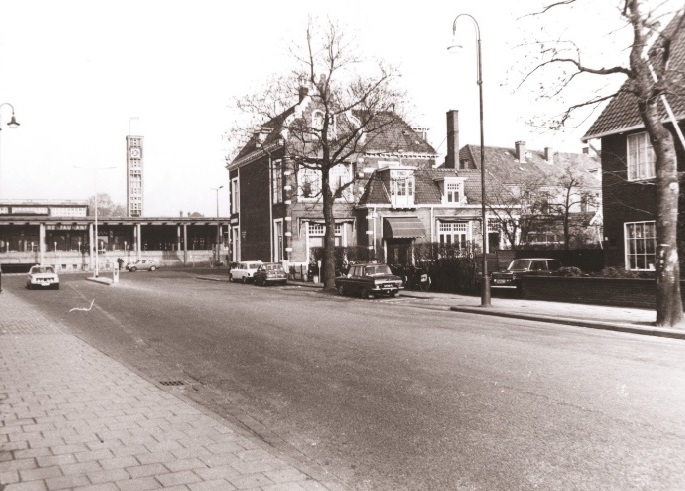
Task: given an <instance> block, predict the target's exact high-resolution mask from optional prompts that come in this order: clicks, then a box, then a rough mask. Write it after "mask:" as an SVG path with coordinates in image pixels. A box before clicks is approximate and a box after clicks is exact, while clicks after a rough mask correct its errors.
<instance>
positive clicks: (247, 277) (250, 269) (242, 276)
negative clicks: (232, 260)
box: [228, 261, 262, 283]
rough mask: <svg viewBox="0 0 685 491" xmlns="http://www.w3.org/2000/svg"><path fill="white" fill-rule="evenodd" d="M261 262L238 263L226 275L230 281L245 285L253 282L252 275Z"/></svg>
mask: <svg viewBox="0 0 685 491" xmlns="http://www.w3.org/2000/svg"><path fill="white" fill-rule="evenodd" d="M261 264H262V262H261V261H240V262H239V263H238V265H237V266H236V267H235V268H233V269H231V271H230V272H229V273H228V279H229V280H230V281H242V282H243V283H247V282H248V281H253V280H254V274H255V273H256V272H257V270H258V269H259V266H261Z"/></svg>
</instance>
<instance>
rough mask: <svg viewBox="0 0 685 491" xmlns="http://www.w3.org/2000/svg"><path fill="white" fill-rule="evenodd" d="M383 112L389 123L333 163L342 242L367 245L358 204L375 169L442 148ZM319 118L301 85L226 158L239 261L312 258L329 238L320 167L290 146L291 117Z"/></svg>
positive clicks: (294, 120)
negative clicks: (296, 96) (293, 100)
mask: <svg viewBox="0 0 685 491" xmlns="http://www.w3.org/2000/svg"><path fill="white" fill-rule="evenodd" d="M383 117H384V118H386V120H387V121H388V123H387V124H386V125H384V126H383V129H382V130H380V131H378V132H375V133H374V134H372V135H369V136H368V138H367V139H365V140H364V143H363V145H360V147H359V148H358V151H356V152H354V154H353V155H352V156H351V157H350V159H349V160H347V161H345V162H342V163H340V164H338V165H336V166H335V167H334V168H333V169H331V173H330V175H331V186H336V189H341V190H342V191H341V195H340V197H339V198H338V199H336V200H335V203H334V212H333V213H334V216H335V224H336V225H335V243H336V245H337V246H344V247H352V246H357V245H365V246H366V245H367V243H368V238H367V236H366V230H367V228H366V227H367V225H368V224H367V219H366V217H364V218H363V219H361V218H360V215H359V213H357V204H358V203H359V200H360V199H361V197H362V195H364V193H365V190H366V186H367V184H368V182H369V181H370V180H372V179H374V177H373V176H374V175H375V172H376V171H377V170H379V169H381V168H385V167H388V166H389V165H395V164H400V163H401V164H402V165H404V166H412V167H429V168H430V167H435V166H436V163H437V157H438V156H437V154H436V152H435V149H434V148H433V147H432V146H431V145H430V144H429V143H428V142H427V141H426V140H425V130H423V129H417V128H412V127H411V126H410V125H408V124H407V123H406V122H404V121H402V120H401V119H400V118H398V117H397V116H396V115H394V114H390V113H388V114H385V115H383ZM349 118H350V119H351V120H353V119H354V115H350V116H349ZM320 119H321V111H319V108H317V107H316V104H315V103H314V102H313V101H312V98H311V97H309V96H308V95H307V93H306V91H305V92H302V93H301V94H300V100H299V102H298V103H297V104H295V105H294V106H293V107H291V108H290V109H288V110H287V111H285V112H284V113H283V114H281V115H279V116H278V117H277V118H274V119H273V120H272V121H269V122H268V123H266V124H265V125H264V126H263V127H262V128H261V129H260V130H259V131H257V132H255V134H254V136H253V138H251V140H250V141H249V142H248V143H247V144H246V145H245V146H244V147H243V148H242V149H241V151H240V152H239V153H238V155H237V156H236V158H235V159H233V160H232V161H231V163H230V164H229V165H228V171H229V179H230V196H231V197H230V203H231V223H230V227H231V233H230V237H231V241H230V242H231V245H230V247H231V252H230V257H231V259H232V260H233V261H238V260H256V259H260V260H264V261H288V262H290V263H307V262H309V261H310V260H311V259H312V250H313V249H314V248H317V247H322V246H323V237H324V233H325V226H324V217H323V207H322V202H321V186H322V184H321V183H322V176H321V171H320V170H317V169H315V168H312V167H311V166H308V165H306V164H304V163H303V160H304V158H300V157H305V155H304V154H302V155H298V154H296V153H293V151H292V148H290V149H289V148H288V138H289V130H290V129H291V125H296V124H303V121H304V125H305V126H307V127H313V128H316V127H318V125H320V124H321V123H320ZM406 192H413V191H412V190H411V189H409V188H407V189H406ZM360 220H361V222H360ZM360 237H361V238H362V240H360ZM371 247H373V246H371Z"/></svg>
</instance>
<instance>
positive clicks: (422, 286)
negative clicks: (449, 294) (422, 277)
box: [419, 277, 431, 292]
mask: <svg viewBox="0 0 685 491" xmlns="http://www.w3.org/2000/svg"><path fill="white" fill-rule="evenodd" d="M430 287H431V279H430V277H429V278H428V279H427V280H426V281H421V282H419V289H420V290H421V291H422V292H427V291H428V290H429V289H430Z"/></svg>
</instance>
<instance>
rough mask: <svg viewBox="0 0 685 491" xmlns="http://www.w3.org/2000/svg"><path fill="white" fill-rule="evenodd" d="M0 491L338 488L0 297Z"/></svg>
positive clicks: (314, 470) (20, 304)
mask: <svg viewBox="0 0 685 491" xmlns="http://www.w3.org/2000/svg"><path fill="white" fill-rule="evenodd" d="M0 312H1V314H0V490H2V491H34V490H40V491H43V490H58V489H73V490H79V491H109V490H112V491H129V490H130V491H142V490H148V489H162V488H164V489H171V490H174V491H181V490H184V491H190V490H193V491H200V490H221V491H226V490H235V489H248V490H265V491H266V490H268V491H319V490H326V489H329V490H342V489H344V487H343V486H342V485H341V484H339V483H337V482H336V481H335V479H334V478H332V477H330V476H328V475H326V474H325V471H323V470H321V469H319V468H318V467H316V466H314V465H311V464H308V463H307V462H306V461H304V459H303V462H295V460H296V459H294V458H290V457H288V456H285V455H282V453H281V452H279V451H277V450H275V449H274V448H273V447H270V446H268V445H267V444H266V443H264V442H263V441H261V440H260V439H259V438H258V437H256V436H254V435H253V434H251V433H249V432H247V431H246V430H244V429H243V428H241V427H238V426H237V425H235V424H232V423H230V422H228V421H226V420H224V419H221V418H220V417H219V416H217V415H216V414H213V413H211V412H210V411H208V410H206V409H204V408H202V407H199V406H198V405H197V404H195V403H193V402H191V401H189V400H187V399H185V398H184V397H183V396H182V395H179V394H175V393H172V392H170V391H169V392H168V391H165V390H164V389H163V388H162V387H161V386H157V385H155V384H154V383H152V382H150V381H147V380H145V379H144V378H143V377H141V376H140V375H139V374H137V373H134V372H133V371H132V370H130V369H128V368H126V367H124V366H123V365H121V364H120V363H118V362H117V361H115V360H113V359H112V358H110V357H108V356H106V355H104V354H103V353H101V352H100V351H97V350H96V349H94V348H93V347H91V346H90V345H88V344H86V343H84V342H83V341H81V340H80V339H78V338H77V337H75V336H72V335H70V334H67V333H65V332H63V330H62V329H61V328H60V326H59V325H58V324H56V323H55V322H53V321H51V320H50V319H48V318H46V317H44V316H43V315H41V314H40V313H38V312H37V311H36V310H35V309H34V308H32V307H31V306H30V305H29V304H27V303H25V302H23V301H22V300H21V299H19V298H18V297H16V296H13V295H12V294H11V293H10V292H9V291H7V290H6V289H5V290H4V291H3V292H2V293H0Z"/></svg>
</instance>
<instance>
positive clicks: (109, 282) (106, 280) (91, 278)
mask: <svg viewBox="0 0 685 491" xmlns="http://www.w3.org/2000/svg"><path fill="white" fill-rule="evenodd" d="M86 280H87V281H92V282H94V283H101V284H103V285H108V286H111V285H113V284H114V280H112V278H104V277H102V276H89V277H88V278H86Z"/></svg>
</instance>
